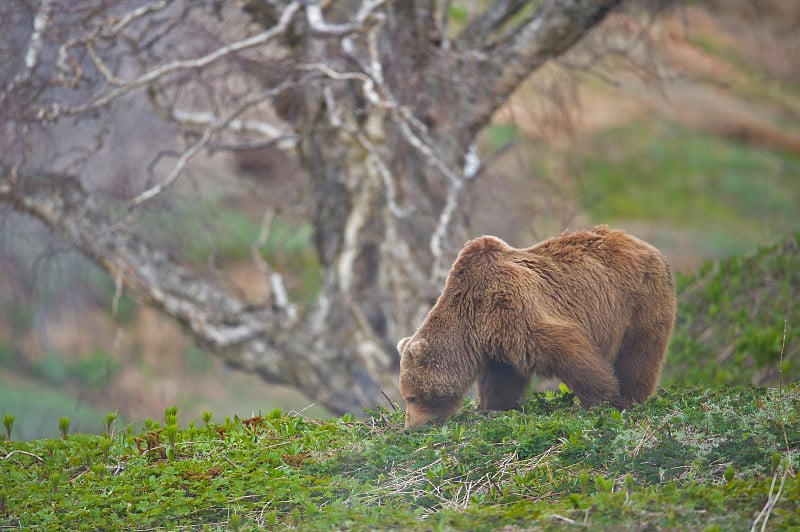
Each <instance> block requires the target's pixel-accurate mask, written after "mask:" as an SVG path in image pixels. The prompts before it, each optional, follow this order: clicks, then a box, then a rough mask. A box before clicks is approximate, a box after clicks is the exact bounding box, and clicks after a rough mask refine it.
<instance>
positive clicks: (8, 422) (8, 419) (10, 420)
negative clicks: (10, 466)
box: [3, 414, 17, 441]
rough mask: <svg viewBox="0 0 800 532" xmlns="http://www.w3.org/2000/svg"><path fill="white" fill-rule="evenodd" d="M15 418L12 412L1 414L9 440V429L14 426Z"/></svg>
mask: <svg viewBox="0 0 800 532" xmlns="http://www.w3.org/2000/svg"><path fill="white" fill-rule="evenodd" d="M16 419H17V416H15V415H12V414H6V415H5V416H3V426H4V427H5V428H6V439H7V440H8V441H11V429H13V428H14V421H15V420H16Z"/></svg>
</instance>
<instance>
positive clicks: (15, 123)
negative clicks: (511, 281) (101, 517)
mask: <svg viewBox="0 0 800 532" xmlns="http://www.w3.org/2000/svg"><path fill="white" fill-rule="evenodd" d="M619 3H620V2H619V0H543V1H540V2H531V1H522V0H495V1H492V2H466V3H464V4H463V5H462V4H461V3H459V2H448V1H437V2H434V1H417V0H414V1H391V0H336V1H335V2H325V1H317V0H303V1H300V0H295V1H286V0H243V1H239V2H236V3H227V2H220V1H217V0H201V1H200V0H193V1H188V0H187V1H181V0H150V1H146V2H133V1H127V0H86V1H83V2H73V1H71V0H20V1H14V2H4V3H3V5H2V6H1V7H0V25H1V26H2V27H0V34H2V37H0V46H2V48H0V57H2V60H0V80H1V81H0V205H2V204H5V205H6V206H8V207H10V208H11V209H13V210H15V211H18V212H20V213H24V214H26V215H29V216H31V217H33V218H36V219H38V220H40V221H41V222H42V223H43V224H45V225H46V226H47V227H48V228H49V230H51V231H52V233H54V234H55V235H57V236H58V237H59V238H61V239H63V241H64V242H65V243H66V244H68V245H69V246H72V247H74V248H75V249H77V250H78V251H79V252H80V253H81V254H83V255H85V256H86V257H87V258H88V259H90V260H91V261H93V262H94V263H96V264H97V265H99V266H100V267H101V268H102V269H103V270H104V271H106V272H107V273H108V275H109V276H110V277H111V278H112V279H113V280H115V282H117V283H118V284H119V286H124V288H125V289H127V290H128V291H129V292H130V293H131V294H133V295H134V296H135V297H136V298H138V299H139V300H140V301H142V302H145V303H147V304H149V305H152V306H153V307H155V308H157V309H158V310H160V311H161V312H162V313H163V315H164V316H165V318H167V319H170V320H175V321H176V322H179V323H180V324H181V325H182V326H183V327H184V328H185V330H186V331H188V333H189V334H190V335H191V336H192V338H193V339H194V340H195V341H196V342H197V343H198V344H200V345H202V346H204V347H206V348H208V349H209V350H210V351H211V352H213V353H215V354H216V355H217V356H219V357H222V358H223V359H224V360H225V361H226V362H227V363H228V364H229V365H231V366H234V367H237V368H241V369H242V370H245V371H249V372H253V373H256V374H258V375H259V376H261V377H263V379H264V380H266V381H268V382H275V383H285V384H289V385H292V386H295V387H297V388H298V389H300V390H301V391H303V392H305V393H306V394H307V395H308V396H310V397H311V398H313V399H315V400H317V401H319V402H320V403H321V404H323V405H325V406H327V407H328V408H330V409H331V410H332V411H334V412H345V411H355V412H357V411H360V409H361V408H362V407H364V406H367V405H374V404H377V403H378V402H380V401H381V400H382V399H381V396H380V394H381V391H383V392H386V393H387V394H388V395H389V396H393V397H396V393H395V390H396V381H397V366H398V360H397V355H396V352H395V344H396V342H397V340H398V339H399V338H401V337H403V336H407V335H409V334H411V333H412V332H413V331H414V329H415V327H416V326H417V325H418V324H419V323H420V322H421V320H422V318H423V317H424V315H425V313H426V312H427V310H428V309H429V308H430V306H431V305H432V304H433V302H434V301H435V297H436V295H437V294H438V292H439V291H440V290H441V286H442V284H443V280H444V278H445V276H446V272H447V269H448V267H449V265H450V264H451V262H452V260H453V259H454V257H455V255H456V253H457V251H458V249H460V247H461V246H462V245H463V243H464V241H465V240H466V239H467V238H468V237H469V236H470V235H469V227H468V223H469V211H470V205H471V201H470V199H471V190H472V186H473V183H474V182H475V181H476V180H477V179H480V170H481V162H480V158H479V156H478V153H477V150H476V148H475V139H476V135H477V134H478V133H479V132H480V131H481V129H482V128H483V127H484V126H486V125H487V124H488V123H489V121H490V119H491V117H492V115H493V113H494V112H495V111H496V110H497V109H498V107H500V106H501V105H502V104H503V103H504V102H506V101H507V100H508V98H509V97H510V96H511V94H512V93H513V92H514V90H515V89H516V88H517V87H518V86H519V85H520V83H522V82H523V81H524V80H525V79H526V78H527V77H528V76H530V75H531V74H533V73H534V72H535V71H536V70H537V69H538V68H539V67H541V66H542V65H543V64H545V63H546V62H548V61H550V60H553V59H557V58H559V57H560V56H561V55H562V54H564V53H565V52H566V51H567V50H569V49H570V48H571V47H573V46H574V45H575V44H576V43H578V42H579V41H580V40H581V39H582V38H583V37H584V36H585V35H586V34H587V32H589V31H590V30H592V28H594V27H595V26H596V25H598V24H599V23H600V22H601V21H602V20H603V19H604V18H605V17H606V16H607V15H608V14H609V13H610V12H611V11H612V10H613V9H615V8H616V7H617V5H618V4H619ZM454 13H456V14H458V15H459V17H456V18H457V19H458V21H457V24H456V20H455V19H454V17H452V16H451V15H453V14H454ZM132 102H136V103H137V105H146V106H147V108H148V109H149V110H150V112H151V113H152V117H153V119H154V120H157V121H158V123H159V124H160V126H159V130H160V131H161V132H162V133H164V132H166V134H167V136H168V138H169V139H170V142H171V145H169V146H166V147H164V148H163V149H160V150H158V151H157V152H154V153H150V154H149V155H148V156H147V157H145V158H144V159H143V160H142V162H141V164H142V165H154V166H155V167H156V168H158V169H159V171H157V172H155V177H154V179H152V180H151V181H150V182H145V183H139V182H137V183H130V184H129V186H128V194H127V196H126V197H125V198H122V200H123V201H124V209H120V208H119V207H120V205H119V201H117V202H111V201H109V199H108V198H107V197H105V196H104V195H103V194H101V193H100V190H101V189H102V187H101V186H100V185H99V184H102V183H103V180H104V179H106V178H109V179H110V178H111V176H112V175H116V174H117V173H118V172H119V171H120V170H119V169H118V168H114V166H113V163H112V164H110V165H108V166H105V167H103V168H96V167H92V165H91V161H92V159H93V158H96V157H98V156H99V155H98V154H100V153H102V152H103V150H106V149H107V146H106V145H105V143H104V139H105V137H106V135H107V132H108V130H109V128H113V127H114V125H115V120H117V119H118V118H117V117H118V116H119V115H118V113H119V112H121V110H124V109H125V108H126V106H130V105H131V104H132ZM64 131H74V134H66V135H65V134H64ZM54 139H56V140H54ZM264 146H274V147H276V148H279V149H281V150H285V151H286V152H288V153H290V154H291V156H292V157H295V158H296V159H297V160H298V161H299V164H300V165H301V166H302V168H303V169H304V171H305V172H306V173H307V175H308V177H309V180H310V184H309V187H308V198H307V201H308V202H309V205H310V207H311V208H310V211H311V213H312V214H311V222H312V224H313V227H314V236H313V243H314V247H315V250H316V253H317V255H318V259H319V262H320V264H321V267H322V283H321V289H320V291H319V294H318V296H317V297H316V300H315V301H314V302H313V303H312V304H309V305H306V306H302V307H301V306H298V305H296V304H294V303H292V302H291V301H290V300H289V298H288V297H287V296H286V290H285V287H284V283H283V277H282V273H283V272H280V271H273V270H271V269H269V268H264V275H265V276H267V277H268V279H269V283H270V286H271V287H272V290H271V292H270V298H269V300H268V301H264V302H262V304H259V305H252V304H248V303H247V302H245V301H243V300H242V298H241V297H238V296H237V295H236V294H235V293H232V292H231V291H229V290H227V289H226V288H225V286H224V285H222V284H217V283H215V282H214V281H213V280H209V279H206V278H204V277H203V276H200V275H198V274H197V272H194V271H192V270H191V269H190V268H188V267H187V266H185V265H183V264H181V263H180V262H179V261H176V260H175V259H174V257H173V255H172V254H171V253H170V252H169V251H168V250H164V249H159V248H158V246H157V245H156V244H155V243H154V242H153V240H152V239H150V238H148V235H146V234H140V233H139V232H138V231H137V229H136V228H137V224H136V223H135V221H136V219H137V217H138V216H140V215H141V213H142V212H143V211H144V210H146V209H148V208H151V206H152V205H155V204H157V202H158V201H159V200H160V198H163V197H166V196H168V194H169V192H170V190H172V189H173V188H174V187H175V185H176V183H178V182H180V180H181V179H183V176H184V175H185V173H186V170H187V168H189V167H191V165H192V162H193V160H194V159H195V158H196V157H198V155H200V154H203V153H210V152H218V151H221V150H234V151H235V150H240V149H245V148H247V149H251V148H254V147H264ZM111 160H112V161H113V157H111ZM89 168H91V174H92V175H91V176H90V175H89Z"/></svg>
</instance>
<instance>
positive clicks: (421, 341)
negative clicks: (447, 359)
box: [398, 338, 428, 364]
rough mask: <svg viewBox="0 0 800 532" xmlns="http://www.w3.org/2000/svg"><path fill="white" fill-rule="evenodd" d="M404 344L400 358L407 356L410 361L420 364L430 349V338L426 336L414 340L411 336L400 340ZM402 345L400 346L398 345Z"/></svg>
mask: <svg viewBox="0 0 800 532" xmlns="http://www.w3.org/2000/svg"><path fill="white" fill-rule="evenodd" d="M400 343H401V344H402V348H403V350H402V352H401V353H400V358H401V359H402V358H405V359H406V360H407V361H408V362H411V363H414V364H419V363H420V362H422V361H423V360H424V356H423V355H424V354H425V351H426V350H427V349H428V340H426V339H425V338H417V339H415V340H414V341H413V342H412V341H411V339H410V338H404V339H403V340H401V341H400ZM398 347H400V346H398Z"/></svg>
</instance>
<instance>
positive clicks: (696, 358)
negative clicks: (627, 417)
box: [661, 233, 800, 386]
mask: <svg viewBox="0 0 800 532" xmlns="http://www.w3.org/2000/svg"><path fill="white" fill-rule="evenodd" d="M798 242H800V233H795V234H794V235H790V236H788V237H786V238H784V239H782V240H781V241H779V242H778V243H776V244H773V245H772V246H767V247H762V248H759V249H757V250H754V251H752V252H750V253H747V254H744V255H741V256H733V257H730V258H728V259H725V260H722V261H719V262H709V263H707V264H706V265H704V266H703V267H702V268H700V270H699V271H698V272H697V273H696V274H694V275H679V276H678V287H677V290H678V318H677V323H676V324H675V332H674V333H673V336H672V341H671V344H670V349H669V354H668V356H667V361H666V363H665V365H664V373H663V375H662V379H661V381H662V383H663V384H673V383H674V384H684V385H685V384H700V385H704V386H709V385H722V384H745V383H750V382H752V383H755V384H762V385H763V384H770V385H773V386H778V385H779V384H780V382H781V380H783V382H789V381H792V380H793V381H797V380H798V379H800V363H799V362H798V358H800V341H799V340H800V250H798ZM779 370H780V371H779Z"/></svg>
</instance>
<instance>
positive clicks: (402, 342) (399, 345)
mask: <svg viewBox="0 0 800 532" xmlns="http://www.w3.org/2000/svg"><path fill="white" fill-rule="evenodd" d="M409 340H411V337H410V336H407V337H405V338H403V339H402V340H400V341H399V342H397V352H398V353H400V356H403V349H405V348H406V345H407V344H408V341H409Z"/></svg>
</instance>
